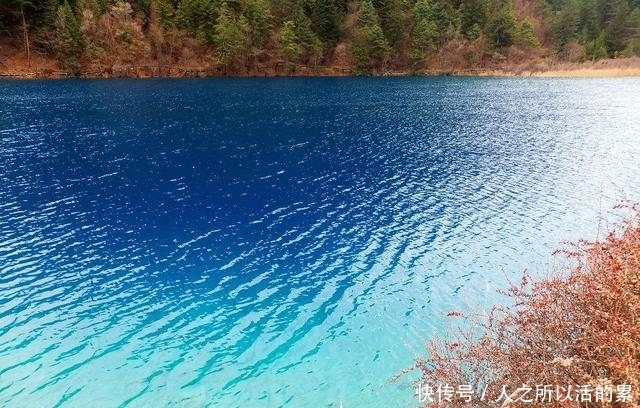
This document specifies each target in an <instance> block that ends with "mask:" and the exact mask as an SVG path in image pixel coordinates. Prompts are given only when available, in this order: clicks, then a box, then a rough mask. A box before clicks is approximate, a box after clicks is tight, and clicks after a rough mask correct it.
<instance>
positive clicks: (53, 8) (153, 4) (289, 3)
mask: <svg viewBox="0 0 640 408" xmlns="http://www.w3.org/2000/svg"><path fill="white" fill-rule="evenodd" d="M12 51H13V54H16V53H19V54H20V55H21V56H22V58H21V59H20V61H21V64H22V65H24V66H23V67H21V68H23V69H31V70H33V69H38V66H37V64H36V66H32V65H33V64H32V63H33V58H34V56H36V57H37V58H39V59H40V60H42V59H43V58H44V59H49V60H52V61H55V66H57V67H58V68H59V69H60V70H64V71H65V72H68V73H71V74H83V73H86V72H88V71H91V70H92V69H100V70H103V71H109V70H113V69H114V67H122V66H133V67H135V66H153V67H164V68H169V69H170V68H172V67H180V66H197V67H204V68H206V69H208V71H207V73H210V74H220V75H225V74H226V75H247V74H254V75H255V74H265V75H266V74H290V73H294V74H295V73H301V72H302V73H304V72H308V73H313V72H320V71H319V70H322V69H325V71H324V72H327V71H326V70H327V69H334V71H330V72H338V71H335V69H338V68H339V69H341V70H342V71H340V72H346V73H356V74H372V73H373V74H383V73H386V72H389V71H394V72H423V71H424V70H425V69H426V70H430V69H440V70H447V69H449V70H455V69H474V68H487V67H500V66H505V65H509V64H516V63H526V62H534V61H537V60H540V59H542V58H545V59H549V60H552V61H572V62H576V61H586V60H593V61H595V60H598V59H603V58H621V57H630V56H638V55H640V2H639V1H638V0H611V1H610V0H347V1H345V0H322V1H321V0H128V1H124V0H43V1H35V0H4V1H2V2H1V3H0V68H2V65H6V64H7V61H8V60H9V59H10V58H9V57H10V55H12ZM305 70H306V71H305Z"/></svg>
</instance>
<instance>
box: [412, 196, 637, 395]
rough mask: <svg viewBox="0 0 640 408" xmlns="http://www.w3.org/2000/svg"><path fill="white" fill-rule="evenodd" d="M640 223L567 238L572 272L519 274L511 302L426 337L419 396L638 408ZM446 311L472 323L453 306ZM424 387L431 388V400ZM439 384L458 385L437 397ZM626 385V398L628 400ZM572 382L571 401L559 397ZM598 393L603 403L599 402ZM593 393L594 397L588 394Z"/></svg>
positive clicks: (631, 221)
mask: <svg viewBox="0 0 640 408" xmlns="http://www.w3.org/2000/svg"><path fill="white" fill-rule="evenodd" d="M633 210H634V214H639V213H638V212H637V208H634V209H633ZM639 221H640V215H636V216H635V217H632V218H630V219H628V220H627V221H625V222H624V223H623V224H621V225H620V226H619V227H618V229H617V232H611V233H610V234H609V235H608V236H607V237H606V239H604V240H602V241H600V242H579V243H577V244H575V245H572V246H571V247H570V250H564V251H562V253H561V255H562V256H564V257H566V258H567V259H568V260H569V261H571V263H572V264H573V266H572V267H571V268H569V270H568V271H565V272H558V273H557V274H556V276H554V277H552V278H550V279H546V280H543V281H540V282H536V283H531V282H530V278H529V277H528V276H527V275H525V276H523V278H522V281H521V282H520V283H519V284H517V285H511V288H510V289H509V290H508V291H507V292H506V294H507V295H508V296H509V298H510V304H511V305H512V306H510V307H496V308H494V309H493V311H492V312H491V313H490V314H489V316H487V317H486V319H484V320H483V322H482V323H480V324H478V323H476V324H473V325H472V326H473V327H472V328H471V329H464V330H460V332H459V333H458V334H457V335H452V336H449V337H448V338H447V339H440V340H433V341H431V342H429V344H428V352H429V354H428V358H426V359H420V360H418V361H417V363H416V368H417V369H418V370H419V371H420V372H421V374H422V379H421V381H420V383H421V384H423V385H424V387H422V392H423V394H422V399H423V401H422V403H423V404H424V405H425V406H437V407H444V406H448V407H461V406H466V407H468V406H474V407H502V406H514V407H515V406H527V407H541V406H544V407H638V406H640V400H639V391H640V223H639ZM450 315H451V316H454V317H457V318H461V319H466V323H469V322H471V321H472V320H473V319H472V318H471V317H465V316H461V315H460V313H458V312H452V313H450ZM467 327H468V325H467ZM426 385H429V386H431V387H432V388H433V391H434V394H433V395H431V398H430V399H431V400H432V402H431V403H429V399H427V397H426V394H425V390H428V389H427V388H426ZM445 385H449V386H451V387H453V390H455V391H454V394H453V396H452V398H451V401H445V400H444V399H443V398H442V397H443V396H444V394H440V396H439V395H438V392H437V388H438V386H440V387H441V390H442V387H444V386H445ZM460 385H463V386H465V385H472V388H473V390H474V395H473V396H472V397H471V400H470V401H469V402H467V401H465V400H464V399H463V398H461V396H462V394H458V393H457V391H458V390H459V388H458V387H459V386H460ZM544 386H548V387H547V388H546V389H545V388H544ZM628 386H630V387H631V392H630V397H629V399H630V402H629V401H628V400H627V398H624V391H625V387H628ZM558 387H563V388H558ZM569 388H570V392H569V395H570V396H571V400H566V401H560V399H562V398H558V396H559V395H560V396H565V395H566V394H567V390H569ZM545 390H546V391H548V393H545ZM449 391H451V389H449ZM503 391H504V394H503V395H501V394H502V393H503ZM598 393H600V394H598ZM602 393H604V394H605V398H604V401H603V400H598V401H596V396H602ZM483 394H484V397H482V395H483ZM507 395H508V396H509V397H510V399H511V400H513V402H509V400H508V399H507V398H506V396H507ZM609 395H610V399H611V402H608V400H609ZM543 396H544V397H545V398H544V399H543V398H542V397H543ZM589 397H590V399H591V402H589V401H585V400H586V399H589ZM529 400H531V401H529ZM619 400H621V401H619Z"/></svg>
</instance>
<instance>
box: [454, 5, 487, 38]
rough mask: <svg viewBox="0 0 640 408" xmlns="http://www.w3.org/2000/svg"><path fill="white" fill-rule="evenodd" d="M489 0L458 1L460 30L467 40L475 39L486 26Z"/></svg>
mask: <svg viewBox="0 0 640 408" xmlns="http://www.w3.org/2000/svg"><path fill="white" fill-rule="evenodd" d="M490 8H491V2H490V0H462V2H461V3H460V9H459V10H460V31H461V32H462V35H464V36H465V37H466V38H467V39H469V40H475V39H476V38H478V37H479V36H480V34H481V33H482V31H484V29H485V28H486V26H487V21H488V19H489V10H490Z"/></svg>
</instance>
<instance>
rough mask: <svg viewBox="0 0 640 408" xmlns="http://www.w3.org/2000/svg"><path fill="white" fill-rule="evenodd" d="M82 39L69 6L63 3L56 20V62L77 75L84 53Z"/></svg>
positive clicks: (78, 26)
mask: <svg viewBox="0 0 640 408" xmlns="http://www.w3.org/2000/svg"><path fill="white" fill-rule="evenodd" d="M84 46H85V43H84V38H83V36H82V32H81V31H80V25H79V24H78V21H77V20H76V16H75V15H74V14H73V10H72V9H71V5H70V4H69V3H68V2H67V1H65V2H64V3H63V4H62V5H61V6H60V7H59V8H58V16H57V19H56V49H57V54H58V60H59V61H60V62H61V63H62V66H63V67H64V68H66V69H67V70H69V71H71V72H73V73H75V74H77V73H78V70H79V69H80V57H81V56H82V53H83V52H84Z"/></svg>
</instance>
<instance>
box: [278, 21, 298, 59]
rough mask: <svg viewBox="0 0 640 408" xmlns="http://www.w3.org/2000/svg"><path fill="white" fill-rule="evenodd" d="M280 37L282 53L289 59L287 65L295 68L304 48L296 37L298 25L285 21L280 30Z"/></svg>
mask: <svg viewBox="0 0 640 408" xmlns="http://www.w3.org/2000/svg"><path fill="white" fill-rule="evenodd" d="M280 37H281V46H282V51H283V52H284V55H285V56H286V58H287V64H288V65H289V66H293V64H295V63H296V62H297V61H298V59H299V58H300V55H302V47H301V46H300V42H299V40H298V36H297V35H296V24H295V23H294V22H293V21H291V20H287V21H285V22H284V24H283V26H282V29H281V30H280Z"/></svg>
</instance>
